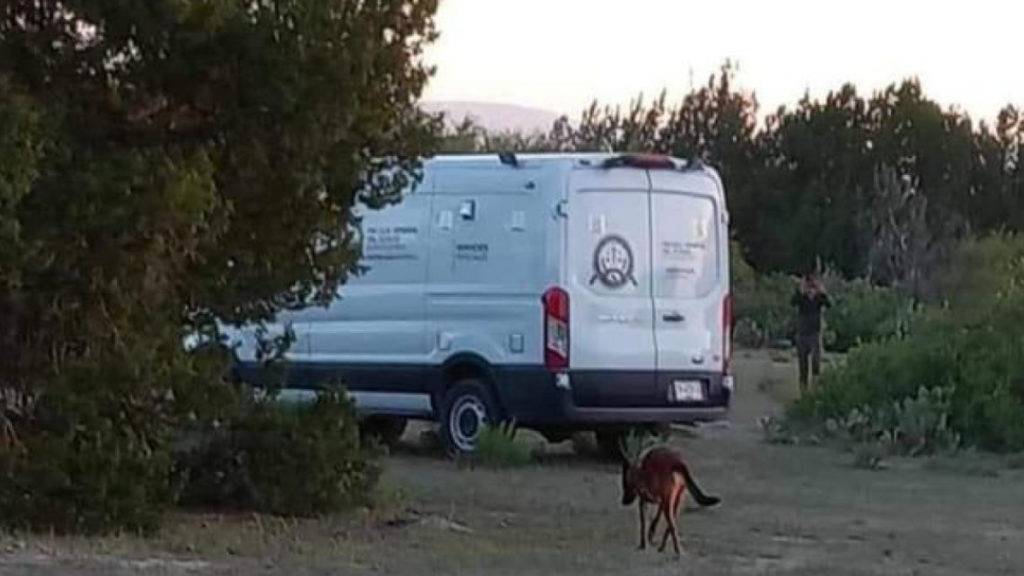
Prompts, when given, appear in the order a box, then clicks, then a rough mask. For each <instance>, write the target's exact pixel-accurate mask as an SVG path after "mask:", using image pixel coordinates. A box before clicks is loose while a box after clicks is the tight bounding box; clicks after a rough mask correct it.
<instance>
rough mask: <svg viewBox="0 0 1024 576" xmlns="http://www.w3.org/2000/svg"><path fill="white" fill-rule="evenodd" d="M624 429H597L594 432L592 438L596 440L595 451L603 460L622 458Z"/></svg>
mask: <svg viewBox="0 0 1024 576" xmlns="http://www.w3.org/2000/svg"><path fill="white" fill-rule="evenodd" d="M625 435H626V431H625V430H597V431H595V432H594V439H595V440H597V451H598V453H599V454H600V456H601V458H603V459H605V460H615V461H619V460H622V444H621V443H622V439H623V438H624V437H625Z"/></svg>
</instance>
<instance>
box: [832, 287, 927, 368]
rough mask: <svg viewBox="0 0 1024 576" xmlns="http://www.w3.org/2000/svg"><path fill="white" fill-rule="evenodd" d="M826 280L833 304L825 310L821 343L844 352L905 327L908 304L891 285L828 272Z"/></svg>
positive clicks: (902, 330)
mask: <svg viewBox="0 0 1024 576" xmlns="http://www.w3.org/2000/svg"><path fill="white" fill-rule="evenodd" d="M826 283H827V286H828V287H829V291H830V294H831V296H832V301H833V306H832V308H831V309H829V310H828V311H827V312H826V313H825V334H824V337H825V347H826V348H827V349H829V350H831V351H834V352H846V351H848V350H850V349H851V348H853V347H854V346H856V345H858V344H861V343H864V342H874V341H880V340H883V339H886V338H888V337H890V336H894V335H897V334H901V333H902V332H904V331H905V330H906V325H907V323H908V322H909V315H910V313H911V310H912V304H911V301H910V299H909V298H907V297H906V296H904V295H902V294H900V293H899V292H898V291H896V290H893V289H892V288H884V287H880V286H874V285H872V284H871V283H870V282H868V281H866V280H863V279H855V280H843V279H842V278H838V277H835V276H833V275H831V274H829V275H826Z"/></svg>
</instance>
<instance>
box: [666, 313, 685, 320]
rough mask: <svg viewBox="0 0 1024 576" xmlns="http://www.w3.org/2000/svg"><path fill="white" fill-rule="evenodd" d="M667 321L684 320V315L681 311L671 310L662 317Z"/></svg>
mask: <svg viewBox="0 0 1024 576" xmlns="http://www.w3.org/2000/svg"><path fill="white" fill-rule="evenodd" d="M661 319H662V320H664V321H665V322H682V321H683V320H684V318H683V315H682V314H680V313H679V312H669V313H668V314H664V315H663V316H662V317H661Z"/></svg>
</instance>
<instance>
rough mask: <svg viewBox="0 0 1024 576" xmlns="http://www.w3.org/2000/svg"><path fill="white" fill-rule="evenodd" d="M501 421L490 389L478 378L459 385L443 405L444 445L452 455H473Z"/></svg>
mask: <svg viewBox="0 0 1024 576" xmlns="http://www.w3.org/2000/svg"><path fill="white" fill-rule="evenodd" d="M499 420H500V417H499V415H498V405H497V403H496V402H495V401H494V396H493V395H492V394H491V392H490V390H488V388H487V385H486V384H484V383H483V382H481V381H480V380H477V379H475V378H466V379H463V380H459V381H458V382H456V383H455V384H454V385H453V386H452V387H451V388H450V389H449V390H448V392H447V393H446V394H445V395H444V399H443V400H442V401H441V418H440V433H441V442H442V443H443V444H444V448H445V451H447V452H448V454H451V455H453V456H457V455H459V454H471V453H473V451H475V450H476V439H477V438H478V437H479V435H480V431H481V430H483V427H484V426H485V425H487V424H491V423H494V422H497V421H499Z"/></svg>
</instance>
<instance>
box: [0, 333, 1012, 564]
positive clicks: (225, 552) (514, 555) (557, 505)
mask: <svg viewBox="0 0 1024 576" xmlns="http://www.w3.org/2000/svg"><path fill="white" fill-rule="evenodd" d="M775 360H786V359H785V358H784V357H777V358H775ZM775 360H773V359H772V358H771V357H769V356H768V355H766V354H763V353H745V354H744V353H741V357H740V358H739V361H738V366H737V370H738V382H739V386H740V391H739V394H738V396H737V399H736V405H735V407H734V410H733V413H732V416H731V422H730V424H729V425H728V426H710V427H705V428H701V429H699V430H698V431H697V433H695V434H680V435H678V436H676V437H674V438H673V443H674V444H675V445H676V446H677V447H678V448H679V449H680V450H681V451H683V453H684V454H686V456H687V458H688V459H689V461H690V463H691V468H692V469H693V471H694V473H695V475H696V477H697V478H698V480H699V481H700V482H701V484H702V486H703V487H704V488H705V490H706V491H708V492H711V493H715V494H719V495H721V496H723V497H724V499H725V503H724V505H723V506H721V507H718V508H715V509H710V510H694V509H687V510H685V511H683V513H682V518H681V521H680V527H681V535H682V541H683V546H684V548H685V549H686V554H685V555H684V556H683V558H682V559H680V560H677V559H675V558H674V557H672V556H670V555H668V554H662V555H659V554H657V553H655V552H652V551H647V552H639V551H636V550H635V547H636V544H637V531H636V511H635V509H633V508H630V509H626V508H623V507H621V506H619V504H618V499H619V488H618V477H617V470H616V467H615V466H613V465H609V464H604V463H601V462H599V461H596V460H594V459H588V458H584V457H580V456H576V455H574V454H573V453H572V450H571V447H570V445H569V444H568V443H566V444H562V445H557V446H551V445H548V446H545V455H544V457H543V458H542V459H541V462H540V463H538V464H533V465H530V466H527V467H524V468H517V469H513V470H502V471H492V470H483V469H469V468H465V467H460V466H457V465H455V464H453V463H452V462H449V461H446V460H443V459H441V458H440V457H439V456H437V455H436V454H435V453H432V452H430V451H424V450H416V449H413V448H407V449H405V450H403V451H400V452H399V454H398V455H395V456H392V457H390V458H389V459H388V460H387V474H386V478H385V486H384V488H383V490H384V499H383V502H382V504H381V505H380V506H379V507H378V509H376V510H361V511H357V512H355V513H353V514H349V515H345V516H341V517H335V518H327V519H321V520H299V521H295V520H282V519H275V518H268V517H257V516H220V515H209V516H200V515H184V514H183V515H180V516H178V517H176V518H174V519H173V520H172V521H171V522H169V524H168V528H167V529H165V530H164V531H163V533H161V534H160V535H159V536H158V537H157V538H154V539H150V540H141V539H138V538H135V537H130V536H126V537H122V538H104V539H68V538H49V537H38V536H33V537H17V536H6V537H0V574H4V575H7V574H40V575H42V574H46V575H49V574H82V575H99V574H136V573H152V574H300V575H301V574H317V575H319V574H410V575H412V574H416V575H418V574H430V573H436V574H515V575H517V576H521V575H524V574H549V573H587V574H701V575H715V574H794V575H795V574H806V575H811V574H824V573H827V574H829V575H830V576H839V575H846V574H865V575H866V574H878V575H882V574H885V575H889V574H908V575H909V574H928V575H938V576H942V575H951V576H952V575H961V574H1007V575H1011V574H1013V575H1016V574H1024V471H1022V470H1020V467H1021V466H1020V462H1019V461H1014V460H1001V459H996V458H992V457H981V456H970V455H968V456H963V457H958V458H957V459H937V460H913V461H911V460H905V461H897V462H894V463H892V465H891V466H890V467H889V469H887V470H884V471H868V470H860V469H855V468H853V467H852V466H851V456H850V455H848V454H844V453H841V452H838V451H836V450H834V449H830V448H813V447H791V446H773V445H768V444H765V443H763V442H761V438H760V432H759V430H758V427H757V424H756V420H757V418H758V417H759V416H761V415H763V414H767V413H776V412H778V411H779V410H780V409H781V408H780V406H781V404H780V402H781V401H784V400H786V399H788V398H791V397H792V396H793V395H794V394H795V393H796V392H795V389H794V386H793V385H792V376H793V373H794V372H795V369H796V368H795V365H794V364H793V363H791V362H783V361H775ZM415 439H416V435H415V432H413V433H410V434H409V435H408V436H407V438H406V441H407V442H408V443H410V444H411V443H414V442H415ZM522 441H524V442H531V443H539V442H540V440H539V439H538V438H537V437H535V436H528V437H527V438H524V439H523V440H522Z"/></svg>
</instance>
